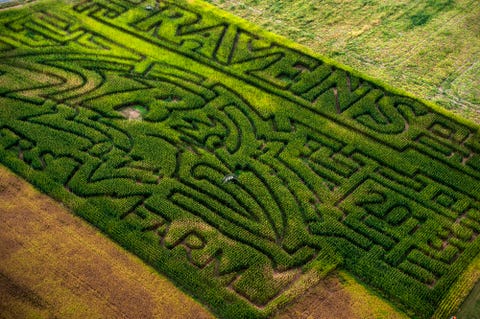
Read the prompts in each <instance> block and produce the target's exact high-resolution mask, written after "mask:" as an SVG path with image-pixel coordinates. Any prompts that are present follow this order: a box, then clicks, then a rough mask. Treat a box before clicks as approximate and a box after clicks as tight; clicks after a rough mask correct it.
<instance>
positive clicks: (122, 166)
mask: <svg viewBox="0 0 480 319" xmlns="http://www.w3.org/2000/svg"><path fill="white" fill-rule="evenodd" d="M0 162H2V163H4V164H5V165H7V166H8V167H10V168H11V169H12V170H14V171H15V172H17V173H18V174H20V175H21V176H23V177H24V178H26V179H27V180H28V181H30V182H31V183H33V184H34V185H36V187H38V188H39V189H41V190H42V191H44V192H45V193H47V194H49V195H51V196H53V197H54V198H56V199H58V200H61V201H62V202H63V203H64V204H65V205H67V206H68V207H69V208H70V209H72V210H73V211H75V212H76V213H77V214H78V215H79V216H81V217H83V218H84V219H86V220H87V221H89V222H90V223H92V224H93V225H95V226H97V227H98V228H99V229H101V230H102V231H103V232H105V233H106V234H107V235H108V236H110V237H111V238H112V239H114V240H116V241H117V242H118V243H120V244H121V245H123V246H124V247H125V248H127V249H128V250H130V251H131V252H134V253H135V254H137V255H138V256H139V257H141V258H142V259H143V260H145V261H146V262H147V263H149V264H150V265H152V266H153V267H154V268H156V269H157V270H158V271H160V272H162V273H164V274H166V275H167V276H168V277H169V278H170V279H172V280H173V281H174V282H175V283H176V284H177V285H178V286H180V287H181V288H182V289H183V290H185V291H188V292H189V293H191V294H192V295H193V296H195V297H196V298H198V299H199V300H201V301H202V302H203V303H204V304H205V305H207V306H208V307H209V308H210V309H211V310H212V311H213V312H214V313H215V314H217V315H218V316H220V317H225V318H258V317H266V316H270V315H271V314H273V313H274V312H275V311H276V310H277V309H278V308H279V307H281V306H283V305H285V304H286V303H288V302H290V301H291V300H293V299H294V298H295V297H296V296H298V295H300V294H302V293H303V292H304V291H306V290H307V289H308V288H309V287H311V286H313V285H315V284H317V283H318V282H319V281H321V280H322V278H325V277H326V276H327V275H328V274H329V273H330V272H331V271H332V270H333V269H344V270H346V271H348V272H350V273H352V274H353V275H354V276H355V277H356V278H359V279H360V280H361V281H362V282H363V283H364V284H365V285H367V286H369V287H370V288H371V289H372V290H375V291H377V293H379V294H382V295H383V296H385V297H386V298H387V299H389V300H390V301H391V302H392V303H394V304H395V305H396V306H397V307H400V308H402V309H403V310H405V311H406V312H407V314H409V315H413V316H416V317H418V318H428V317H430V316H431V315H432V314H433V313H434V311H436V310H437V309H438V307H439V306H440V307H445V309H443V310H444V311H445V312H446V313H448V312H451V311H453V310H454V309H450V308H449V307H451V305H452V304H454V303H452V302H449V300H446V298H447V299H448V298H449V297H450V296H451V294H449V288H450V287H451V286H452V285H453V284H455V283H457V284H458V282H457V278H458V277H459V276H461V275H462V273H463V272H464V270H465V269H467V268H468V267H469V265H470V264H471V261H472V260H473V259H474V258H475V256H476V255H477V254H478V252H479V251H480V239H479V238H478V234H479V233H480V183H479V178H480V172H479V170H480V133H479V127H478V126H476V125H474V124H472V123H470V122H467V121H464V120H461V119H459V118H455V117H452V116H451V115H449V114H446V113H445V112H444V111H442V110H441V109H440V108H438V107H437V106H435V105H433V104H429V103H428V102H423V101H420V100H417V99H415V98H413V97H411V96H408V95H406V94H404V93H402V92H401V91H398V90H396V89H394V88H391V87H386V86H385V85H383V84H381V83H379V82H378V81H376V80H372V79H370V78H368V77H366V76H364V75H362V74H361V73H358V72H357V71H354V70H352V69H349V68H346V67H342V66H341V65H338V64H337V63H336V62H333V61H331V60H329V59H327V58H322V57H320V56H317V55H315V54H313V53H312V52H311V51H309V50H307V49H305V48H303V47H301V46H299V45H297V44H295V43H293V42H290V41H288V40H286V39H283V38H280V37H277V36H274V35H272V34H268V33H266V32H264V31H262V30H261V29H260V28H258V27H255V26H253V25H250V24H248V23H246V22H243V21H241V20H239V19H237V18H235V17H233V16H230V15H228V14H226V13H224V12H222V11H220V10H216V9H215V8H213V7H210V6H208V5H207V4H206V3H204V2H199V1H175V2H174V1H172V2H170V1H160V2H158V3H156V4H154V5H153V6H151V4H150V3H149V2H147V1H142V0H117V1H107V0H92V1H82V2H76V1H42V2H38V3H36V4H34V5H33V6H27V7H24V8H22V9H15V10H8V11H2V12H1V13H0ZM232 174H234V175H232ZM228 176H230V178H231V180H230V181H228V179H226V177H228Z"/></svg>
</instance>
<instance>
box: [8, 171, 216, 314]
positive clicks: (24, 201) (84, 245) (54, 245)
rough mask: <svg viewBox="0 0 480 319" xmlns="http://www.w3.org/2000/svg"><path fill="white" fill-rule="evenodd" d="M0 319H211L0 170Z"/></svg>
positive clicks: (159, 278) (55, 205)
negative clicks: (0, 257)
mask: <svg viewBox="0 0 480 319" xmlns="http://www.w3.org/2000/svg"><path fill="white" fill-rule="evenodd" d="M0 256H2V262H1V263H0V318H2V319H3V318H212V315H210V314H209V313H208V311H207V310H205V309H204V308H202V307H201V306H200V305H199V304H197V303H196V302H195V301H194V300H193V299H191V298H189V297H188V296H186V295H185V294H184V293H182V292H181V291H180V290H178V289H177V288H176V287H175V286H174V285H173V284H172V283H171V282H169V281H168V280H167V279H165V278H163V277H162V276H160V275H159V274H158V273H156V272H154V270H153V269H151V268H149V267H147V266H146V265H144V264H143V263H142V262H141V261H140V260H139V259H138V258H136V257H134V256H132V255H131V254H130V253H128V252H126V251H125V250H123V249H122V248H120V247H119V246H117V245H116V244H114V243H113V242H112V241H110V240H109V239H108V238H106V237H104V236H103V235H102V234H100V233H98V232H97V231H96V230H94V228H93V227H91V226H90V225H88V224H87V223H85V222H84V221H82V220H80V219H79V218H78V217H76V216H74V215H72V214H71V213H70V212H68V211H67V210H66V209H65V208H64V207H62V206H61V205H60V204H58V203H56V202H55V201H53V200H52V199H50V198H49V197H47V196H45V195H43V194H40V193H39V192H38V191H36V190H35V189H34V188H33V187H32V186H30V185H29V184H27V183H26V182H24V181H22V180H21V179H19V178H18V177H16V176H15V175H13V174H12V173H10V172H9V171H7V170H6V169H5V168H3V167H0Z"/></svg>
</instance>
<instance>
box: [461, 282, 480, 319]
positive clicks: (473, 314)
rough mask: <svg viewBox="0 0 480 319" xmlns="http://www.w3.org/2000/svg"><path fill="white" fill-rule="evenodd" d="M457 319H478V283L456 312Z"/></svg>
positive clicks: (479, 288) (479, 310)
mask: <svg viewBox="0 0 480 319" xmlns="http://www.w3.org/2000/svg"><path fill="white" fill-rule="evenodd" d="M458 318H469V319H479V318H480V281H479V282H477V284H476V285H475V287H474V288H473V290H472V292H471V293H470V295H469V296H468V297H467V299H465V302H464V303H463V304H462V306H461V308H460V309H459V311H458Z"/></svg>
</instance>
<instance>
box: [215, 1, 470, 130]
mask: <svg viewBox="0 0 480 319" xmlns="http://www.w3.org/2000/svg"><path fill="white" fill-rule="evenodd" d="M209 2H211V3H214V4H215V5H218V6H219V7H221V8H223V9H225V10H228V11H230V12H232V13H234V14H236V15H240V16H242V17H244V18H246V19H247V20H249V21H252V22H255V23H257V24H260V25H262V26H263V27H265V28H266V29H268V30H270V31H273V32H276V33H279V34H282V35H285V36H287V37H289V38H291V39H294V40H295V41H298V42H300V43H302V44H305V45H307V46H308V47H310V48H312V49H313V50H315V51H316V52H320V53H322V54H324V55H326V56H328V57H331V58H334V59H336V60H338V61H341V62H343V63H345V64H347V65H350V66H353V67H355V68H356V69H358V70H361V71H364V72H366V73H368V74H370V75H372V76H374V77H376V78H380V79H383V80H384V81H385V82H387V83H389V84H391V85H393V86H396V87H400V88H402V89H404V90H407V91H409V92H412V93H414V94H416V95H418V96H420V97H422V98H424V99H427V100H430V101H435V102H437V103H439V104H440V105H442V106H444V107H446V108H448V109H452V110H453V111H455V112H456V113H457V114H460V115H463V116H465V117H468V118H471V119H473V120H475V121H476V122H477V123H480V23H479V21H480V3H479V2H478V1H477V0H455V1H452V0H428V1H427V0H424V1H412V0H400V1H398V0H386V1H385V0H382V1H380V0H346V1H310V0H282V1H276V0H262V1H258V0H209Z"/></svg>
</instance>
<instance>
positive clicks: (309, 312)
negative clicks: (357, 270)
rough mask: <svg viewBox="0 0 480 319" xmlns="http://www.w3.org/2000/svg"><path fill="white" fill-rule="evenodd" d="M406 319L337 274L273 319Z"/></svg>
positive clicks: (341, 274)
mask: <svg viewBox="0 0 480 319" xmlns="http://www.w3.org/2000/svg"><path fill="white" fill-rule="evenodd" d="M331 318H342V319H343V318H348V319H364V318H376V319H407V318H408V317H407V316H406V315H405V314H403V313H401V312H400V311H398V310H397V309H394V308H393V307H392V306H391V305H389V304H387V303H386V302H385V301H383V300H382V299H380V298H379V297H377V296H375V295H374V294H373V293H372V292H370V291H368V290H367V289H366V288H365V287H364V286H362V285H360V284H359V283H358V282H357V281H356V280H355V279H354V278H353V277H352V276H351V275H349V274H347V273H345V272H336V273H334V274H332V275H329V276H328V277H327V278H326V279H325V280H323V281H322V282H321V283H320V284H318V285H317V286H315V287H313V288H312V289H310V290H309V291H307V292H306V293H305V294H304V295H303V296H302V297H300V298H298V300H297V301H296V302H295V303H294V304H293V305H291V306H290V307H288V308H286V309H285V310H284V311H283V312H282V313H280V314H278V315H277V316H276V317H275V319H331Z"/></svg>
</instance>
